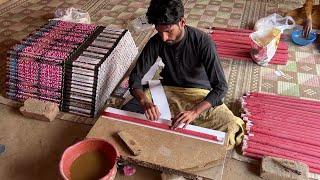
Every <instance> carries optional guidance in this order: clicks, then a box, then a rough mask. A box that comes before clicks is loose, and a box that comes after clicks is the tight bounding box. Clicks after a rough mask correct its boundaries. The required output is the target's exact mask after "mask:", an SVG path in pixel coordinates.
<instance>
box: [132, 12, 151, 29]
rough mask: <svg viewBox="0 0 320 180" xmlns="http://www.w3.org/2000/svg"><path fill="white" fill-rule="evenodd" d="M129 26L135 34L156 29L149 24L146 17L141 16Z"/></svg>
mask: <svg viewBox="0 0 320 180" xmlns="http://www.w3.org/2000/svg"><path fill="white" fill-rule="evenodd" d="M129 26H131V27H132V28H133V31H134V32H142V31H147V30H149V29H152V28H153V27H154V25H152V24H149V23H148V19H147V17H146V16H145V15H143V16H139V17H137V18H136V19H134V20H132V21H131V22H129Z"/></svg>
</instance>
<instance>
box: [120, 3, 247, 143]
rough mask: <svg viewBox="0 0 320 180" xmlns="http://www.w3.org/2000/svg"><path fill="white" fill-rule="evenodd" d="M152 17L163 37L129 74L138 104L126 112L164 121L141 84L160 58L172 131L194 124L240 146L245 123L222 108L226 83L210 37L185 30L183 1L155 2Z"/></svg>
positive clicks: (152, 42)
mask: <svg viewBox="0 0 320 180" xmlns="http://www.w3.org/2000/svg"><path fill="white" fill-rule="evenodd" d="M147 18H148V21H149V23H150V24H154V25H155V28H156V30H157V31H158V33H157V34H155V35H154V36H153V37H152V38H151V39H150V40H149V41H148V43H147V44H146V46H145V47H144V49H143V51H142V52H141V54H140V57H139V59H138V61H137V64H136V66H135V68H134V69H133V71H132V73H131V75H130V78H129V86H130V92H131V94H132V95H133V96H134V99H132V100H131V101H129V102H128V103H127V104H126V105H124V107H123V109H124V110H128V111H134V112H139V113H145V115H146V117H147V118H148V119H149V120H157V119H158V118H159V117H160V112H159V110H158V108H157V106H155V105H154V104H153V103H152V100H151V98H150V94H149V93H148V91H143V87H142V85H141V79H142V78H143V76H144V75H145V74H146V73H147V71H148V70H149V69H150V67H151V66H152V65H153V64H154V63H155V61H156V59H157V58H158V56H160V57H161V58H162V61H163V63H164V64H165V66H164V69H163V70H162V72H161V74H160V75H161V76H162V77H163V79H162V80H161V82H162V84H163V85H164V90H165V93H166V96H167V99H168V102H169V106H170V110H171V112H172V114H175V116H174V117H173V118H172V121H173V123H172V127H171V128H172V129H176V128H177V127H178V126H179V125H181V124H182V123H185V126H186V125H188V124H189V123H191V124H193V125H197V126H201V127H205V128H210V129H215V130H220V131H225V132H228V134H229V136H228V137H229V148H233V147H234V145H235V144H239V143H240V142H241V139H242V136H243V129H242V125H243V121H242V120H241V119H240V118H238V117H236V116H234V115H233V113H232V112H231V111H230V110H229V109H228V108H227V106H226V105H225V104H223V98H224V96H225V94H226V92H227V89H228V88H227V82H226V79H225V76H224V72H223V69H222V67H221V64H220V60H219V58H218V56H217V54H216V49H215V45H214V43H213V41H212V40H211V38H210V37H209V35H208V34H206V33H204V32H202V31H200V30H198V29H195V28H193V27H190V26H187V25H186V19H185V18H184V7H183V4H182V2H181V0H151V2H150V6H149V8H148V12H147ZM239 131H240V132H239ZM236 134H237V135H236Z"/></svg>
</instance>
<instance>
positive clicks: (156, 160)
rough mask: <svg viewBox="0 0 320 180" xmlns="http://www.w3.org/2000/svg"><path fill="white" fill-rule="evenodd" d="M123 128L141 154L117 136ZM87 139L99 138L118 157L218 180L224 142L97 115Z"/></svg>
mask: <svg viewBox="0 0 320 180" xmlns="http://www.w3.org/2000/svg"><path fill="white" fill-rule="evenodd" d="M119 131H126V132H127V133H130V135H131V136H132V137H134V139H135V140H136V141H137V142H138V143H139V144H140V145H141V150H142V151H141V154H140V155H138V156H133V155H132V154H131V153H130V151H129V150H128V148H127V147H126V145H125V144H124V143H123V141H122V140H121V139H120V137H119V136H118V135H117V133H118V132H119ZM87 138H102V139H104V140H107V141H108V142H111V143H113V144H114V145H115V147H116V148H117V149H118V151H119V153H120V155H121V159H122V160H125V161H127V162H131V163H134V164H137V165H141V166H144V167H148V168H153V169H157V170H160V171H164V172H171V173H175V174H179V175H183V176H185V177H187V178H192V179H195V178H197V177H203V178H204V179H221V177H222V172H223V167H224V161H225V157H226V151H227V150H226V143H224V145H219V144H215V143H210V142H206V141H200V140H198V139H194V138H190V137H186V136H182V135H178V134H173V133H169V132H165V131H160V130H157V129H152V128H148V127H143V126H138V125H135V124H130V123H127V122H122V121H119V120H116V119H114V118H110V117H100V118H99V119H98V120H97V122H96V124H95V125H94V126H93V128H92V129H91V130H90V132H89V134H88V135H87Z"/></svg>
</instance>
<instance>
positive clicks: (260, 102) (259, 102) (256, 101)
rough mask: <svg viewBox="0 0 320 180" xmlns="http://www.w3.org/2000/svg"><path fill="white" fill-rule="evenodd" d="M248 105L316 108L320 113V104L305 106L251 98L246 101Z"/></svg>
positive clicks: (303, 104)
mask: <svg viewBox="0 0 320 180" xmlns="http://www.w3.org/2000/svg"><path fill="white" fill-rule="evenodd" d="M245 103H246V104H254V105H256V104H257V105H273V106H286V107H291V108H296V109H300V108H301V107H302V108H303V107H308V108H309V109H310V108H315V109H318V110H319V111H320V104H305V103H292V102H291V101H283V100H276V99H268V98H265V99H264V100H262V99H259V98H249V99H247V100H246V101H245Z"/></svg>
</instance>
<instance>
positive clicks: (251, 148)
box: [245, 142, 320, 170]
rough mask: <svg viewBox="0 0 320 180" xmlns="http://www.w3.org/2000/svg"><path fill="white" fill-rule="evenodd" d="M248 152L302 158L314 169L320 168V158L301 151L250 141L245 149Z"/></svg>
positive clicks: (301, 159) (295, 158)
mask: <svg viewBox="0 0 320 180" xmlns="http://www.w3.org/2000/svg"><path fill="white" fill-rule="evenodd" d="M245 151H246V152H251V153H255V154H263V155H269V156H275V157H277V156H282V157H284V158H287V159H289V158H291V159H294V160H300V161H302V162H305V163H306V164H308V165H309V167H312V168H314V169H318V170H320V159H319V158H315V157H310V156H306V155H303V154H300V153H294V152H290V151H285V150H283V149H280V148H277V147H270V146H266V145H263V144H259V143H251V142H249V144H248V148H246V149H245Z"/></svg>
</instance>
